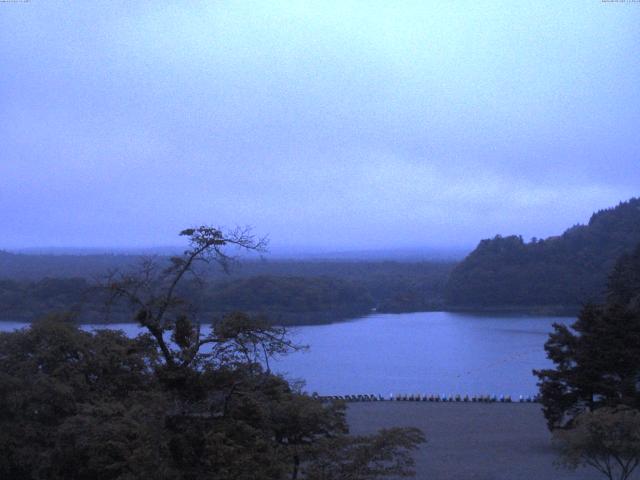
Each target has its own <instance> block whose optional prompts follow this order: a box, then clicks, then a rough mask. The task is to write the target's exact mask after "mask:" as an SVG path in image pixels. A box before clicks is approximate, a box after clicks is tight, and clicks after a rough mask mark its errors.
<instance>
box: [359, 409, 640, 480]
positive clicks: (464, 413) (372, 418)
mask: <svg viewBox="0 0 640 480" xmlns="http://www.w3.org/2000/svg"><path fill="white" fill-rule="evenodd" d="M347 418H348V421H349V425H350V426H351V431H352V433H354V434H364V433H372V432H374V431H376V430H378V429H380V428H388V427H393V426H414V427H418V428H420V429H422V431H423V432H424V433H425V435H426V436H427V440H428V442H427V444H425V445H422V446H421V448H420V450H419V451H418V452H416V454H415V459H416V470H417V475H416V477H415V478H417V479H420V480H451V479H455V480H472V479H473V480H578V479H580V480H592V479H593V480H598V479H603V478H604V477H603V476H602V475H601V474H600V473H598V472H597V471H595V470H593V469H580V470H578V471H577V472H570V471H567V470H563V469H561V468H558V467H556V466H554V460H555V458H556V456H555V453H554V452H553V450H552V448H551V442H550V440H551V436H550V434H549V432H548V431H547V428H546V425H545V421H544V417H543V416H542V411H541V407H540V405H538V404H521V403H493V404H491V403H490V404H485V403H429V402H388V401H387V402H363V403H351V404H349V408H348V413H347ZM633 478H634V479H638V478H640V475H639V472H636V475H635V476H634V477H633Z"/></svg>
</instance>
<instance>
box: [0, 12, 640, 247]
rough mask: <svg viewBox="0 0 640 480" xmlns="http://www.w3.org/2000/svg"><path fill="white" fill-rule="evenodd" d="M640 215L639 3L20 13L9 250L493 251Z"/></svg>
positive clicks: (4, 54)
mask: <svg viewBox="0 0 640 480" xmlns="http://www.w3.org/2000/svg"><path fill="white" fill-rule="evenodd" d="M639 194H640V4H639V3H603V2H601V1H600V0H584V1H573V2H563V1H557V0H553V1H548V2H546V1H538V0H536V1H531V2H514V1H513V0H509V1H505V2H477V1H469V2H451V1H445V0H439V1H435V2H427V1H417V2H389V1H385V2H374V1H364V0H363V1H362V2H354V3H350V2H347V1H344V0H342V1H336V2H328V1H318V2H268V1H262V2H256V3H252V2H248V1H237V2H224V1H208V2H193V1H190V2H180V1H166V2H163V1H158V0H154V1H148V2H144V1H137V2H132V1H131V0H125V1H115V0H108V1H96V0H92V1H82V2H79V1H77V2H71V1H68V2H65V1H55V0H47V1H44V0H31V1H30V2H28V3H0V220H1V221H0V247H5V248H16V247H33V246H100V247H102V246H147V245H170V244H175V243H177V242H176V233H177V232H178V231H179V230H181V229H182V228H184V227H186V226H190V225H193V224H214V225H226V226H233V225H236V224H239V225H252V226H253V227H254V229H255V231H256V232H258V233H260V234H268V235H269V236H270V238H271V243H272V246H273V247H274V248H275V249H279V248H282V247H284V246H297V247H309V248H322V249H333V250H350V249H377V248H381V249H382V248H383V249H388V248H407V247H412V248H413V247H423V246H431V247H433V246H447V245H450V246H473V245H475V244H476V243H477V241H478V240H479V239H481V238H486V237H492V236H494V235H495V234H497V233H500V234H503V235H504V234H512V233H517V234H522V235H523V236H525V238H529V237H531V236H537V237H545V236H548V235H554V234H557V233H560V232H562V231H563V230H564V229H565V228H567V227H569V226H571V225H573V224H575V223H578V222H586V221H587V220H588V218H589V216H590V214H591V213H592V212H593V211H594V210H597V209H599V208H604V207H607V206H612V205H615V204H617V203H618V202H619V201H621V200H626V199H628V198H630V197H632V196H637V195H639Z"/></svg>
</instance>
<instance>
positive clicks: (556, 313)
mask: <svg viewBox="0 0 640 480" xmlns="http://www.w3.org/2000/svg"><path fill="white" fill-rule="evenodd" d="M579 310H580V309H579V307H563V306H557V305H556V306H532V307H523V308H517V307H512V306H504V307H450V308H440V309H433V310H428V309H427V310H407V311H392V312H391V311H379V310H372V311H369V312H366V313H354V314H351V315H349V314H347V313H343V312H316V313H313V314H292V313H286V314H280V315H279V316H277V315H269V314H263V313H259V312H247V313H249V314H251V315H255V316H266V318H267V319H269V320H270V322H271V323H272V324H273V325H278V326H283V327H302V326H315V325H332V324H338V323H346V322H353V321H358V320H362V319H364V318H367V317H369V316H372V315H390V314H393V315H404V314H407V315H408V314H416V313H458V314H468V315H472V316H494V315H497V316H508V315H516V316H523V317H543V316H546V317H576V316H577V315H578V313H579ZM51 313H53V314H70V315H72V316H73V317H76V318H78V319H79V318H82V320H81V321H77V322H76V323H77V324H79V325H86V324H88V325H106V326H108V325H114V324H124V323H135V322H133V321H130V318H131V317H130V316H129V315H127V316H118V317H117V318H113V319H111V320H105V319H104V318H103V317H102V316H100V315H95V314H88V315H86V316H84V315H83V314H82V313H81V312H80V313H79V312H74V311H71V312H64V311H53V312H51ZM221 315H223V313H220V312H218V313H211V314H206V317H207V318H217V317H219V316H221ZM39 318H42V317H41V316H39V315H31V316H25V317H20V316H18V317H16V316H15V315H12V316H11V317H8V316H7V317H3V316H0V322H16V323H25V324H29V323H33V322H36V321H38V319H39ZM282 320H284V321H282ZM205 323H210V322H209V321H207V322H203V324H205Z"/></svg>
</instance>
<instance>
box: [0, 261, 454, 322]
mask: <svg viewBox="0 0 640 480" xmlns="http://www.w3.org/2000/svg"><path fill="white" fill-rule="evenodd" d="M16 257H18V258H23V260H21V261H20V262H19V264H18V265H17V267H19V266H20V265H22V264H23V263H24V261H25V260H24V258H31V257H29V256H19V255H16ZM33 258H39V257H33ZM54 258H55V259H56V262H60V261H61V258H60V257H54ZM62 258H67V262H68V263H67V264H64V263H61V264H60V272H61V273H60V275H62V273H63V272H64V269H65V267H66V268H72V267H73V263H74V262H75V261H76V260H74V257H62ZM115 258H118V257H114V263H113V266H114V267H115V266H117V265H120V263H118V262H119V260H118V261H116V260H115ZM134 259H135V262H134ZM41 260H42V261H43V262H45V263H46V262H48V261H49V260H48V257H42V258H41ZM86 261H87V262H89V260H86ZM129 261H130V262H133V263H132V264H129V265H126V266H125V267H121V268H114V269H113V270H116V271H126V270H127V269H128V268H131V267H132V265H134V266H135V265H138V266H140V265H145V264H149V263H152V264H154V265H155V268H156V270H162V269H163V268H166V267H167V266H168V265H169V259H168V258H165V257H156V258H146V259H144V258H141V257H131V258H130V259H129ZM56 265H58V263H56ZM452 267H453V264H452V263H439V262H421V263H397V262H301V261H290V262H266V261H265V262H243V263H242V264H240V265H237V266H234V268H233V269H232V270H231V275H229V276H226V277H220V276H219V274H218V273H217V272H215V271H214V270H213V269H212V268H209V267H208V266H207V265H199V275H200V279H204V280H206V281H207V285H206V286H205V288H203V285H202V283H201V282H200V281H199V280H197V279H195V278H187V279H185V280H184V281H183V282H182V283H181V286H180V296H181V297H182V298H184V299H185V300H186V301H187V302H188V303H189V304H190V305H192V306H197V308H198V310H199V312H200V313H201V314H203V315H205V314H206V315H207V316H209V317H211V316H215V315H218V316H220V315H223V314H225V313H230V312H233V311H236V310H241V311H245V312H250V313H252V314H256V315H258V314H260V315H266V316H268V317H269V318H271V319H272V320H273V321H276V322H278V323H279V324H281V325H293V324H296V325H300V324H305V323H324V322H332V321H337V320H341V319H344V318H353V317H357V316H360V315H365V314H367V313H369V312H371V310H372V308H377V310H378V311H379V312H407V311H425V310H433V309H437V308H441V306H442V290H443V287H444V283H445V280H446V278H447V275H448V274H449V272H450V270H451V268H452ZM107 270H108V269H107V267H105V271H107ZM83 271H84V270H82V269H81V268H80V269H79V272H78V273H82V272H83ZM7 272H11V270H8V271H7V270H5V271H4V272H3V273H5V274H7ZM14 273H15V272H14ZM52 311H56V312H74V313H75V314H77V315H81V317H82V319H83V320H84V321H87V322H93V323H100V322H104V321H105V316H104V298H103V296H101V295H100V292H99V291H96V289H95V288H94V284H93V282H92V281H91V280H90V279H87V278H82V277H78V278H43V279H39V280H29V281H26V280H16V279H11V280H0V319H6V320H26V321H30V320H32V319H33V318H37V317H39V316H42V315H45V314H46V313H48V312H52ZM129 319H130V316H129V309H128V306H126V305H112V308H111V311H110V315H109V317H108V321H109V322H123V321H127V320H129Z"/></svg>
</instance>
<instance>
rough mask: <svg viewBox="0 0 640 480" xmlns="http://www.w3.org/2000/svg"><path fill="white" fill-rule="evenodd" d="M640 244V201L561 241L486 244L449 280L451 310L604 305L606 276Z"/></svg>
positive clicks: (598, 216) (602, 214) (572, 309)
mask: <svg viewBox="0 0 640 480" xmlns="http://www.w3.org/2000/svg"><path fill="white" fill-rule="evenodd" d="M638 243H640V199H638V198H633V199H631V200H629V201H627V202H622V203H620V204H619V205H617V206H616V207H614V208H610V209H606V210H601V211H599V212H596V213H594V214H593V215H592V217H591V219H590V220H589V223H588V224H587V225H576V226H574V227H572V228H570V229H568V230H567V231H565V232H564V233H563V234H562V235H560V236H558V237H550V238H547V239H535V238H534V239H531V241H529V242H526V241H525V240H524V239H523V238H522V237H521V236H507V237H503V236H500V235H498V236H496V237H495V238H493V239H490V240H482V241H481V242H480V243H479V245H478V246H477V248H476V249H475V250H474V251H473V252H472V253H471V254H469V256H467V258H465V259H464V260H463V261H462V262H461V263H460V264H458V265H457V266H456V267H455V268H454V269H453V271H452V272H451V275H450V276H449V279H448V282H447V285H446V287H445V291H444V297H445V303H446V305H447V306H448V308H454V309H455V308H463V309H492V308H493V309H495V308H524V309H538V310H541V309H546V311H549V312H553V311H556V312H559V313H577V312H578V311H579V310H580V307H581V306H582V305H583V304H585V303H589V302H591V303H600V302H602V301H604V299H605V294H606V290H607V274H608V272H610V271H611V269H612V268H613V266H614V264H615V262H616V260H617V259H618V258H619V257H620V256H621V255H624V254H626V253H629V252H630V251H632V250H633V248H634V247H635V246H636V245H637V244H638Z"/></svg>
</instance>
